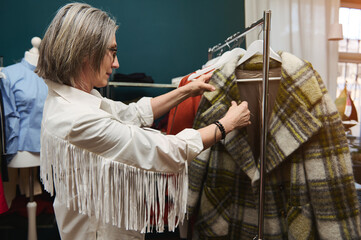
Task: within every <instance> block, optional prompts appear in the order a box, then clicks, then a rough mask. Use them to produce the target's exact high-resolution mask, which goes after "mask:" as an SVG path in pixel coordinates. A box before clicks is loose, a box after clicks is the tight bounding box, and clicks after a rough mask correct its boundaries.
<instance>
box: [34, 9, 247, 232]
mask: <svg viewBox="0 0 361 240" xmlns="http://www.w3.org/2000/svg"><path fill="white" fill-rule="evenodd" d="M116 30H117V25H116V23H115V21H114V20H113V19H111V18H110V17H109V16H108V15H107V14H106V13H105V12H103V11H101V10H99V9H96V8H93V7H91V6H89V5H87V4H83V3H70V4H67V5H65V6H64V7H62V8H61V9H60V10H59V11H58V13H57V14H56V16H55V17H54V19H53V21H52V22H51V24H50V26H49V28H48V29H47V31H46V33H45V36H44V38H43V40H42V42H41V45H40V57H39V63H38V67H37V69H36V72H37V73H38V75H39V76H40V77H42V78H44V79H46V80H45V81H46V83H47V85H48V88H49V92H48V97H47V99H46V102H45V106H44V112H43V120H42V132H41V178H42V181H43V183H44V185H45V189H46V190H48V191H49V192H50V193H52V194H53V185H54V187H55V191H56V197H55V201H54V210H55V216H56V220H57V224H58V227H59V231H60V235H61V237H62V239H95V238H96V237H98V239H99V238H106V239H143V238H144V232H146V231H150V230H152V229H150V226H156V230H157V231H162V230H163V227H164V222H163V219H164V214H165V213H164V203H165V201H166V199H165V198H166V196H167V197H168V202H169V203H170V205H171V207H170V209H169V210H168V227H169V228H170V229H171V230H172V229H173V230H174V228H175V226H176V225H177V224H178V222H179V221H182V220H183V217H184V213H185V203H186V195H187V194H186V191H187V162H188V161H190V160H192V159H193V158H194V157H195V156H196V155H197V154H199V153H200V152H201V151H202V150H203V149H205V148H208V147H210V146H211V145H212V144H214V143H215V142H217V141H219V140H220V139H221V138H222V137H224V136H225V134H227V133H228V132H230V131H232V130H233V129H235V128H241V127H244V126H246V125H248V124H250V122H249V115H250V112H249V110H248V107H247V103H246V102H243V103H241V104H240V105H237V104H236V103H235V102H233V103H232V106H231V107H230V108H229V110H228V112H227V114H226V115H225V116H224V117H223V118H222V119H220V120H219V122H218V123H217V124H210V125H209V126H207V127H205V128H202V129H199V130H194V129H185V130H184V131H182V132H180V133H179V134H177V135H175V136H172V135H168V136H166V135H163V134H161V133H160V132H159V131H156V130H152V129H149V128H146V127H147V126H150V125H151V124H152V122H153V120H154V119H157V118H158V117H160V116H162V115H163V114H165V113H166V112H168V111H169V110H170V109H171V108H172V107H174V106H176V105H177V104H178V103H180V102H181V101H183V100H184V99H186V98H187V97H190V96H195V95H199V94H202V93H203V92H204V91H213V90H214V87H213V86H211V85H209V84H208V83H207V81H208V80H209V78H210V76H209V75H208V76H203V77H202V78H200V80H198V81H194V82H193V83H191V84H188V85H186V86H183V87H180V88H178V89H176V90H173V91H171V92H169V93H167V94H164V95H162V96H159V97H155V98H142V99H140V100H139V101H138V102H137V103H132V104H130V105H125V104H123V103H121V102H115V101H112V100H109V99H105V98H102V97H101V95H100V94H99V93H98V92H97V91H96V90H95V89H93V88H94V87H98V88H100V87H104V86H106V85H107V82H108V78H109V76H110V74H111V73H112V70H113V69H116V68H118V67H119V63H118V59H117V55H116V54H117V43H116V39H115V32H116ZM166 192H167V194H166ZM152 211H153V212H155V214H150V213H151V212H152ZM151 215H152V216H158V217H157V218H156V219H152V218H151V217H150V216H151Z"/></svg>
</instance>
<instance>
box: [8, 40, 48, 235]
mask: <svg viewBox="0 0 361 240" xmlns="http://www.w3.org/2000/svg"><path fill="white" fill-rule="evenodd" d="M40 42H41V39H40V38H39V37H33V38H32V39H31V44H32V45H33V47H32V48H31V49H30V50H29V51H26V52H25V55H24V59H25V60H26V61H27V62H28V63H30V64H31V65H33V66H36V65H37V64H38V58H39V46H40ZM38 166H40V154H39V153H34V152H29V151H18V152H17V154H16V155H15V156H14V157H13V158H12V160H11V162H10V163H9V164H8V167H9V168H20V171H19V172H20V176H19V181H25V182H28V184H29V189H28V194H29V202H28V204H27V212H28V239H29V240H36V239H37V232H36V208H37V204H36V202H35V201H34V194H35V195H36V194H39V193H41V192H42V191H41V186H40V183H39V181H35V180H34V170H36V167H38ZM25 168H26V169H25ZM24 170H25V171H28V172H24ZM27 173H28V174H27ZM26 178H27V179H28V181H26ZM21 186H24V184H20V188H21ZM34 188H35V189H34ZM34 190H35V191H34ZM25 194H26V195H28V194H27V191H26V190H25Z"/></svg>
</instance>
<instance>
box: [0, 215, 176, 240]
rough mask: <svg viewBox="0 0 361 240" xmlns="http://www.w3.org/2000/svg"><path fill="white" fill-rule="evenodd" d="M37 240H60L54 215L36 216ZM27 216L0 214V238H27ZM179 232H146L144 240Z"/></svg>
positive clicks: (171, 239) (169, 239)
mask: <svg viewBox="0 0 361 240" xmlns="http://www.w3.org/2000/svg"><path fill="white" fill-rule="evenodd" d="M36 220H37V236H38V240H60V236H59V233H58V228H57V225H56V221H55V218H54V215H49V214H43V215H39V216H37V218H36ZM27 231H28V230H27V218H25V217H23V216H19V215H15V214H13V215H8V216H6V217H5V216H1V215H0V236H1V240H27ZM179 239H180V238H179V232H178V230H176V231H175V232H164V233H147V234H146V236H145V240H179Z"/></svg>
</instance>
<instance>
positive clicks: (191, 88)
mask: <svg viewBox="0 0 361 240" xmlns="http://www.w3.org/2000/svg"><path fill="white" fill-rule="evenodd" d="M211 76H212V73H208V74H204V75H202V76H200V77H199V78H198V79H196V80H193V81H192V82H190V83H188V84H186V85H184V86H183V87H184V88H186V89H187V91H188V93H189V96H190V97H194V96H198V95H202V94H203V93H204V92H205V91H207V92H208V91H214V90H216V88H215V87H214V86H212V85H211V84H209V83H208V82H209V80H210V79H211Z"/></svg>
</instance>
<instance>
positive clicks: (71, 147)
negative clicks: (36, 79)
mask: <svg viewBox="0 0 361 240" xmlns="http://www.w3.org/2000/svg"><path fill="white" fill-rule="evenodd" d="M46 83H47V85H48V88H49V92H48V96H47V99H46V102H45V106H44V113H43V120H42V128H41V155H40V156H41V179H42V181H43V183H44V186H45V189H46V190H47V191H49V192H50V193H51V194H54V188H53V186H54V187H55V192H56V197H57V198H58V199H59V200H60V201H62V202H64V203H67V206H68V207H70V205H71V204H73V207H76V208H75V209H79V213H82V214H87V215H89V216H93V215H94V216H95V217H96V218H97V219H98V220H100V221H103V222H105V223H109V224H113V225H115V226H118V227H122V228H126V229H129V230H137V231H141V232H146V231H149V230H150V227H151V224H155V225H156V228H157V231H163V227H164V221H163V220H164V219H163V216H164V204H165V202H166V197H167V198H168V201H170V202H171V203H172V204H171V206H172V207H171V208H170V209H169V210H168V228H169V229H170V230H172V229H173V230H174V228H175V227H176V225H177V224H178V222H179V221H182V220H183V218H184V214H185V211H186V197H187V188H188V182H187V181H188V180H187V162H186V161H190V160H191V159H193V158H194V157H195V156H196V155H197V154H198V153H199V152H200V151H201V150H202V148H203V144H202V142H201V138H200V134H199V133H198V131H196V130H193V129H185V130H184V131H182V132H180V133H179V134H177V135H175V136H171V135H168V136H166V135H163V134H162V133H160V132H159V131H157V130H153V129H150V128H144V127H145V126H150V125H151V124H152V122H153V112H152V109H151V105H150V98H142V99H141V100H139V101H138V102H137V103H132V104H130V105H125V104H123V103H121V102H115V101H112V100H109V99H106V98H103V97H102V96H101V95H100V94H99V92H97V91H96V90H93V91H92V92H91V93H90V94H88V93H86V92H84V91H81V90H78V89H76V88H73V87H70V86H67V85H62V84H58V83H55V82H53V81H49V80H47V81H46ZM166 192H167V194H166ZM157 204H159V206H160V207H159V208H156V207H155V206H156V205H157ZM151 211H155V213H156V214H153V215H157V214H159V217H158V219H157V220H154V219H152V220H151V219H150V218H151V217H150V216H151V214H150V213H151ZM152 226H153V225H152Z"/></svg>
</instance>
